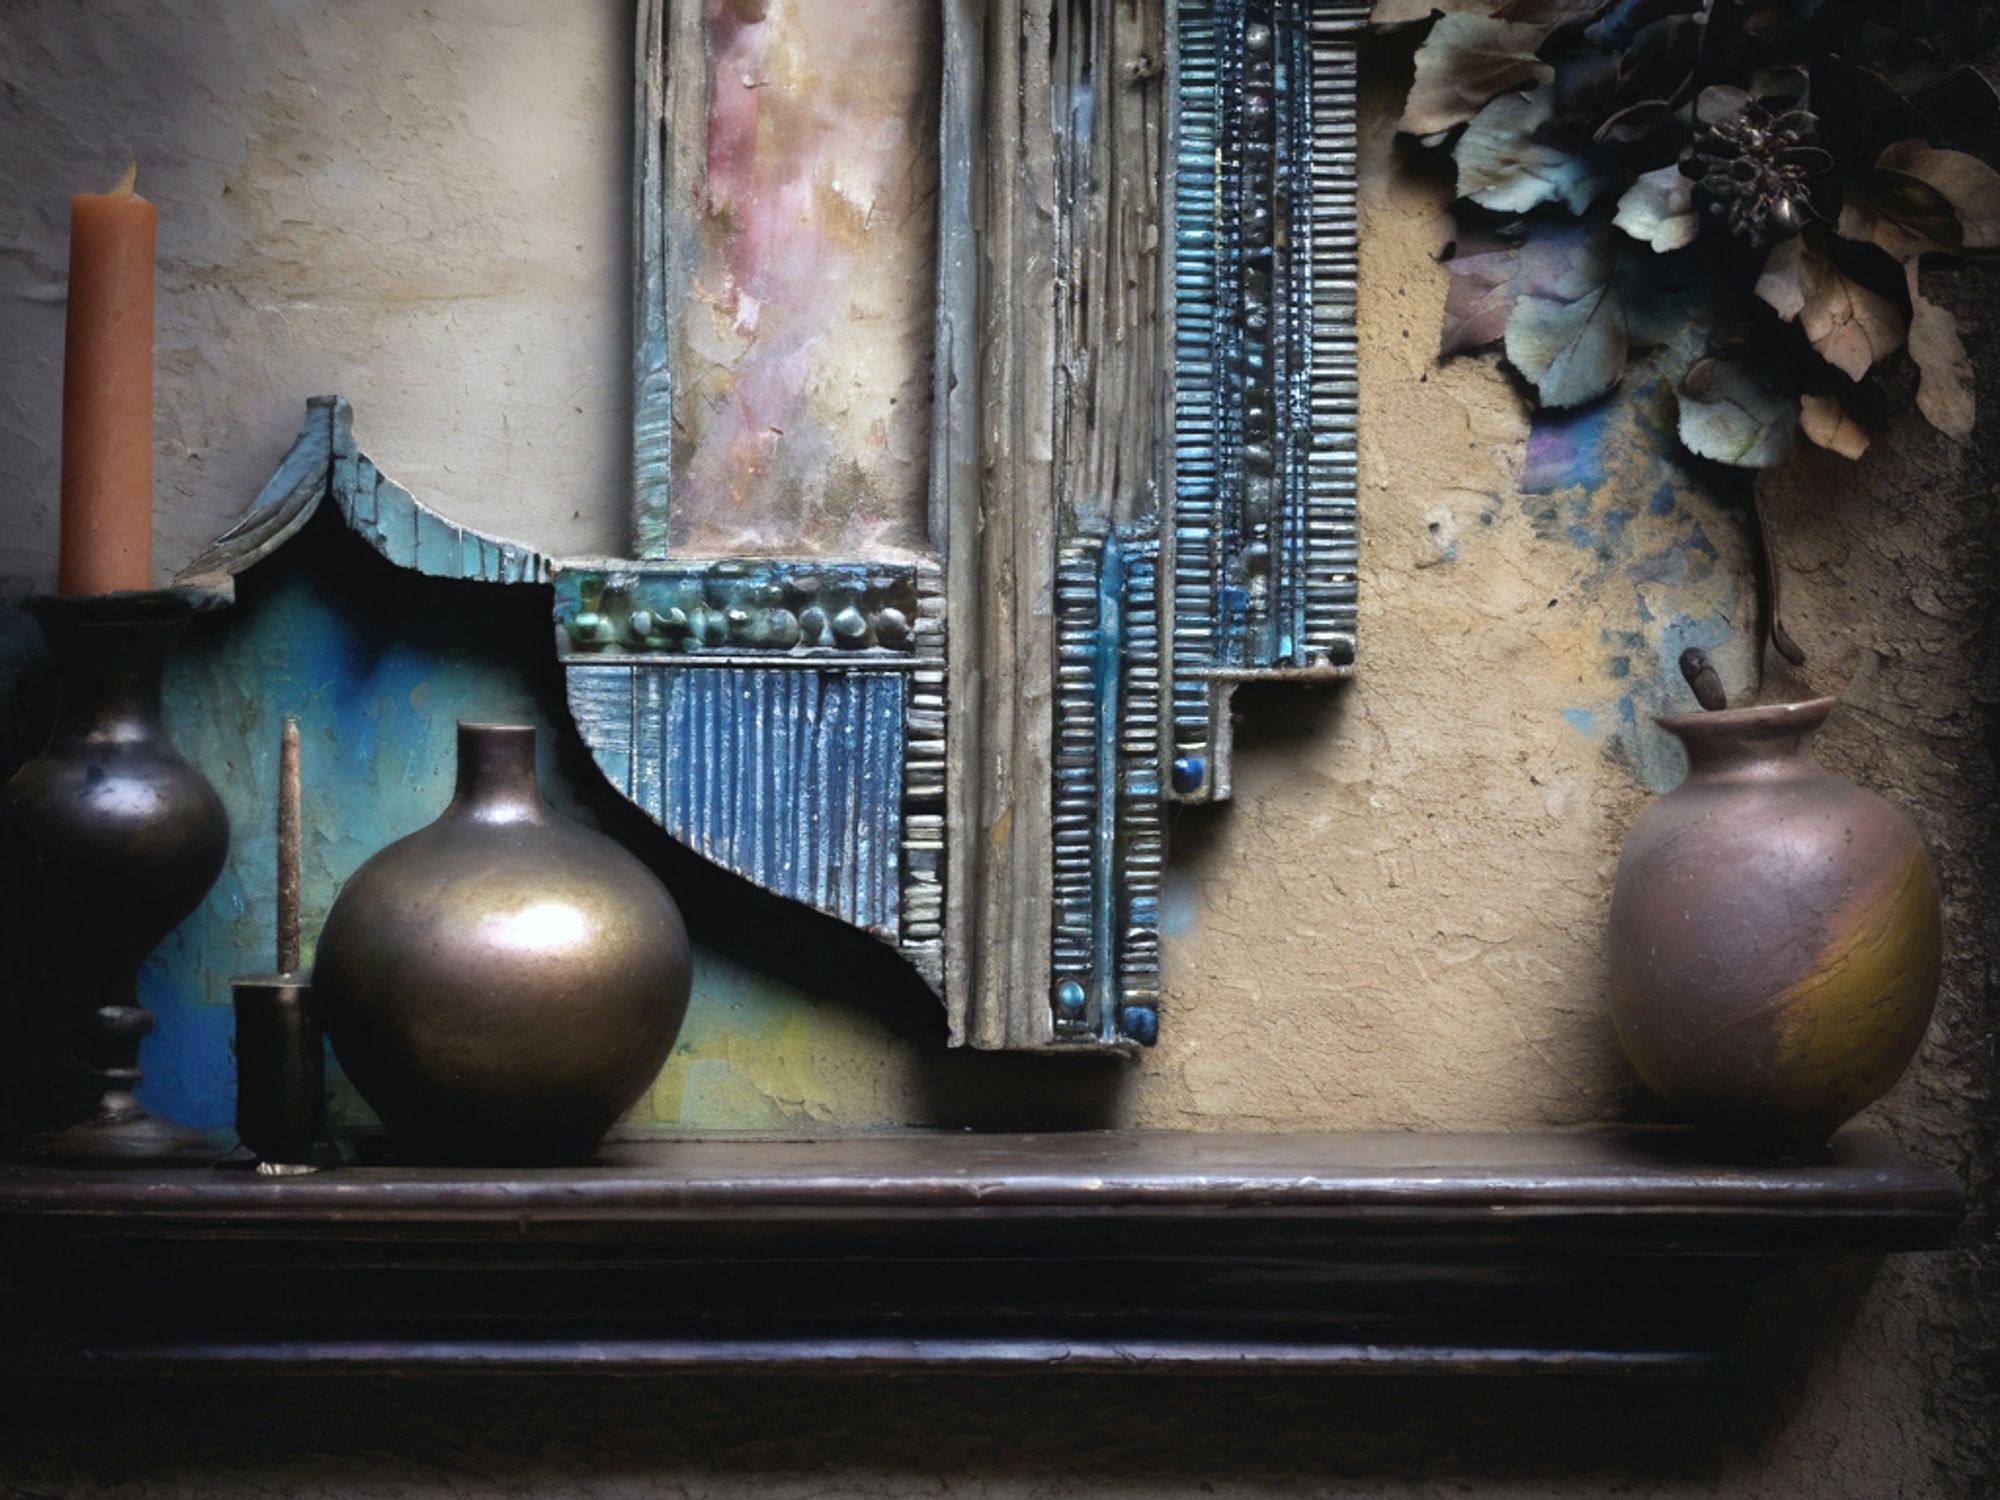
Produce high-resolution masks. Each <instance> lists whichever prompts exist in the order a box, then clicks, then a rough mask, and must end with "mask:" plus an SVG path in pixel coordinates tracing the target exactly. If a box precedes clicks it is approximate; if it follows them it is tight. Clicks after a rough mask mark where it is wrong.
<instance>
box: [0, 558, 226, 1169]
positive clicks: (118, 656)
mask: <svg viewBox="0 0 2000 1500" xmlns="http://www.w3.org/2000/svg"><path fill="white" fill-rule="evenodd" d="M225 602H227V599H226V596H225V595H223V594H220V593H217V592H215V591H212V590H204V589H190V588H179V589H159V590H134V591H131V592H125V593H113V594H97V595H89V596H79V597H74V598H45V599H37V600H33V601H31V602H30V603H29V606H28V607H29V608H30V609H31V610H32V611H33V613H34V614H35V616H36V618H37V619H39V620H40V621H41V624H42V628H43V631H44V633H45V634H46V635H47V637H48V642H49V653H50V656H51V658H52V661H53V664H54V668H55V676H56V691H57V712H56V722H55V728H54V730H53V732H52V733H51V734H50V736H49V739H48V743H47V744H46V745H45V746H44V747H43V749H42V750H41V752H40V754H38V755H36V756H35V757H34V758H33V759H32V760H30V761H29V762H28V763H27V764H26V765H24V766H22V767H21V769H20V770H19V771H18V772H17V773H15V775H14V777H13V779H12V780H10V781H9V782H8V783H7V784H6V785H5V786H4V787H0V927H4V929H5V931H6V934H7V938H8V940H7V942H6V943H5V946H4V949H0V951H4V952H5V953H6V955H7V959H8V963H9V964H10V966H11V968H12V974H11V976H10V977H11V978H12V979H13V981H14V985H13V994H12V995H11V997H9V998H8V999H7V1000H6V1002H5V1003H4V1005H0V1027H4V1029H5V1033H6V1035H5V1037H4V1045H0V1055H4V1058H5V1062H4V1064H0V1066H4V1067H5V1069H6V1077H5V1080H4V1088H0V1095H4V1097H0V1111H4V1114H5V1117H6V1119H7V1121H8V1123H9V1125H11V1126H12V1127H13V1128H12V1129H11V1130H10V1131H9V1135H10V1136H13V1135H18V1134H19V1133H20V1132H21V1131H22V1130H24V1129H26V1130H34V1129H36V1128H37V1127H39V1128H40V1133H39V1134H35V1135H32V1136H30V1138H29V1139H28V1140H27V1141H26V1143H25V1144H24V1145H23V1146H22V1147H21V1153H22V1154H23V1155H28V1156H35V1157H42V1158H51V1159H57V1160H63V1161H68V1162H73V1163H76V1164H79V1165H90V1164H105V1165H116V1164H118V1163H121V1162H130V1161H134V1160H147V1159H159V1158H163V1157H174V1156H187V1155H200V1156H206V1155H208V1154H209V1153H208V1150H207V1140H206V1138H205V1137H203V1136H201V1135H199V1134H197V1133H195V1132H193V1131H189V1130H186V1129H184V1128H183V1127H181V1126H179V1125H176V1124H174V1123H173V1122H171V1121H168V1120H163V1119H160V1118H158V1117H156V1116H153V1115H149V1114H148V1113H147V1112H146V1111H145V1110H144V1109H143V1108H141V1107H140V1105H139V1102H138V1100H137V1099H135V1098H134V1097H133V1090H134V1089H135V1088H136V1087H137V1086H138V1083H139V1080H140V1078H141V1076H142V1075H141V1070H140V1067H139V1043H140V1041H141V1039H142V1038H144V1037H145V1035H146V1034H147V1033H148V1032H150V1031H151V1030H152V1029H153V1016H152V1013H151V1012H150V1011H148V1010H147V1009H146V1008H145V1007H144V1006H143V1005H141V1004H140V1003H139V1001H138V995H137V985H138V971H139V966H140V964H141V963H143V962H144V960H145V958H146V955H147V954H148V953H150V952H151V951H152V950H153V948H154V947H155V946H156V945H157V944H158V943H159V941H160V940H161V939H162V938H164V937H165V936H166V935H167V933H168V932H170V931H172V930H173V928H174V927H176V926H177V925H179V923H180V922H181V921H182V920H183V919H185V918H186V917H187V916H188V915H189V914H190V913H192V912H193V911H194V909H195V908H196V907H197V906H198V905H200V903H201V899H202V897H203V896H204V895H206V894H207V892H208V889H209V887H210V886H211V885H213V884H214V883H215V878H216V876H217V875H219V874H220V873H221V872H222V864H223V859H224V857H225V856H226V855H227V853H228V849H229V819H228V815H227V814H226V813H225V812H224V811H223V807H222V801H221V799H220V798H218V797H217V796H216V794H215V789H214V788H213V787H211V786H210V785H209V784H208V782H207V780H206V779H205V778H204V777H203V776H202V774H201V773H200V772H199V771H197V770H196V769H195V768H194V767H193V766H191V765H189V764H188V763H187V761H185V760H183V759H182V758H181V755H180V752H179V751H178V750H176V749H175V748H174V744H173V741H172V740H171V739H170V738H169V737H168V735H167V732H166V728H165V726H164V725H163V724H162V722H161V717H160V685H161V679H162V675H163V673H164V670H165V667H166V662H167V656H168V653H169V652H170V651H171V650H172V648H173V644H174V642H175V640H176V639H178V637H179V636H180V633H181V631H182V630H183V629H184V628H185V627H186V625H187V623H188V621H189V620H190V619H191V618H192V617H193V616H194V614H195V613H196V612H197V611H200V610H204V609H210V608H216V607H219V606H220V605H222V604H223V603H225Z"/></svg>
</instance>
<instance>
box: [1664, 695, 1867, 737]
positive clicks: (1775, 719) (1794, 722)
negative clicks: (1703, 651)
mask: <svg viewBox="0 0 2000 1500" xmlns="http://www.w3.org/2000/svg"><path fill="white" fill-rule="evenodd" d="M1839 704H1840V700H1839V699H1838V698H1835V697H1831V696H1829V697H1823V698H1801V699H1799V700H1798V701H1797V702H1794V703H1753V704H1748V705H1746V706H1745V707H1742V708H1716V709H1704V710H1701V711H1699V712H1696V713H1685V714H1655V715H1654V716H1653V722H1654V723H1655V724H1657V725H1659V726H1660V728H1662V729H1664V730H1666V731H1667V732H1668V733H1669V734H1680V733H1682V732H1684V731H1692V732H1693V733H1695V734H1703V733H1707V732H1711V731H1714V730H1749V731H1756V730H1789V731H1792V732H1794V733H1797V732H1799V731H1801V730H1810V729H1817V728H1819V726H1820V725H1822V724H1824V723H1825V722H1826V719H1827V715H1828V714H1830V713H1832V712H1833V711H1834V709H1835V708H1836V707H1838V706H1839Z"/></svg>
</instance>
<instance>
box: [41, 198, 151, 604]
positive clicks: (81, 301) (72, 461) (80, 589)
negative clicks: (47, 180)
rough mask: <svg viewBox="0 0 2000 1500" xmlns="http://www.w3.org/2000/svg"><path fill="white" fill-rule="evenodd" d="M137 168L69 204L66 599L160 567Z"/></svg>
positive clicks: (135, 583)
mask: <svg viewBox="0 0 2000 1500" xmlns="http://www.w3.org/2000/svg"><path fill="white" fill-rule="evenodd" d="M137 175H138V172H137V168H136V167H128V168H127V169H126V172H125V180H124V181H123V182H121V183H120V184H119V185H118V186H117V187H115V188H113V189H112V190H111V191H110V192H108V193H78V194H77V195H76V196H75V197H74V198H72V199H70V209H69V327H68V336H67V338H66V339H65V341H64V345H63V427H62V558H61V562H60V563H59V565H58V567H57V570H56V586H57V588H58V589H60V590H61V591H62V592H63V593H65V594H104V593H110V592H111V591H113V590H114V589H143V588H145V587H147V586H148V585H149V584H150V583H151V582H152V573H153V241H154V233H155V226H156V223H157V218H158V216H157V215H156V214H155V212H154V210H153V205H152V204H150V203H148V202H147V201H146V200H145V199H144V198H141V197H140V196H139V195H138V194H137V193H135V192H133V191H132V184H133V180H134V179H135V178H136V177H137Z"/></svg>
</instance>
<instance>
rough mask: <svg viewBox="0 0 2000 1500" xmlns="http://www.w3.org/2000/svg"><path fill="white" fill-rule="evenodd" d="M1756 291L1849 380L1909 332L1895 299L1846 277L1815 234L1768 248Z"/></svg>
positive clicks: (1865, 370) (1895, 347) (1888, 352)
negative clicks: (1793, 324) (1767, 256)
mask: <svg viewBox="0 0 2000 1500" xmlns="http://www.w3.org/2000/svg"><path fill="white" fill-rule="evenodd" d="M1757 295H1758V296H1759V297H1762V298H1763V299H1764V300H1765V301H1766V302H1768V303H1770V304H1771V306H1772V307H1774V308H1776V309H1777V312H1778V316H1779V317H1781V318H1783V319H1784V320H1785V321H1786V322H1787V323H1794V322H1795V323H1797V324H1798V325H1799V327H1800V328H1801V329H1803V330H1804V331H1805V335H1806V338H1807V339H1808V340H1810V341H1811V343H1812V346H1813V348H1814V349H1816V350H1817V351H1818V352H1819V357H1820V358H1821V359H1823V360H1825V361H1826V362H1827V363H1828V364H1830V365H1832V366H1833V367H1834V368H1835V369H1836V370H1839V371H1840V372H1841V373H1842V374H1844V375H1846V376H1847V378H1848V379H1850V380H1859V379H1861V377H1862V376H1864V375H1866V374H1867V373H1868V372H1869V370H1870V369H1872V368H1873V367H1874V365H1875V362H1876V361H1877V360H1880V359H1885V358H1887V357H1888V356H1889V355H1891V354H1894V353H1895V352H1896V350H1898V349H1900V348H1901V347H1902V345H1903V339H1904V336H1905V334H1906V333H1907V331H1908V330H1907V329H1906V328H1905V327H1904V325H1903V315H1902V313H1900V312H1899V311H1897V309H1896V305H1895V303H1893V302H1891V301H1890V300H1889V299H1888V298H1887V297H1884V296H1882V295H1881V294H1880V293H1878V292H1873V291H1870V290H1869V289H1868V288H1867V287H1865V286H1863V285H1861V283H1860V282H1858V281H1854V280H1852V279H1851V278H1849V277H1848V276H1847V274H1846V273H1845V272H1843V271H1842V270H1841V269H1840V267H1839V266H1838V265H1836V264H1835V263H1834V259H1833V257H1832V255H1830V254H1829V253H1828V252H1827V249H1826V244H1825V240H1824V238H1823V237H1822V236H1820V235H1818V234H1811V233H1808V234H1801V235H1797V236H1795V237H1793V238H1792V239H1789V240H1786V241H1785V242H1784V243H1783V244H1781V245H1779V246H1777V247H1776V248H1775V249H1774V250H1772V251H1771V254H1770V257H1769V258H1768V259H1767V260H1766V261H1765V262H1764V274H1763V275H1762V276H1760V277H1759V278H1758V280H1757Z"/></svg>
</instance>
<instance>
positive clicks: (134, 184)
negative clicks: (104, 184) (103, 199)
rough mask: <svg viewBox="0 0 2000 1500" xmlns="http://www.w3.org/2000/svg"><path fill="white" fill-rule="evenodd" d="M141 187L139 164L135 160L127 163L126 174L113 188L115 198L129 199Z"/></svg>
mask: <svg viewBox="0 0 2000 1500" xmlns="http://www.w3.org/2000/svg"><path fill="white" fill-rule="evenodd" d="M138 186H139V163H138V161H137V159H136V158H135V159H134V160H132V161H128V162H126V163H125V174H124V175H123V176H122V177H120V178H119V179H118V181H117V182H116V183H115V184H114V185H113V186H112V189H111V193H112V196H114V197H119V198H129V197H131V196H132V194H133V193H134V192H135V191H137V189H138Z"/></svg>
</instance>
